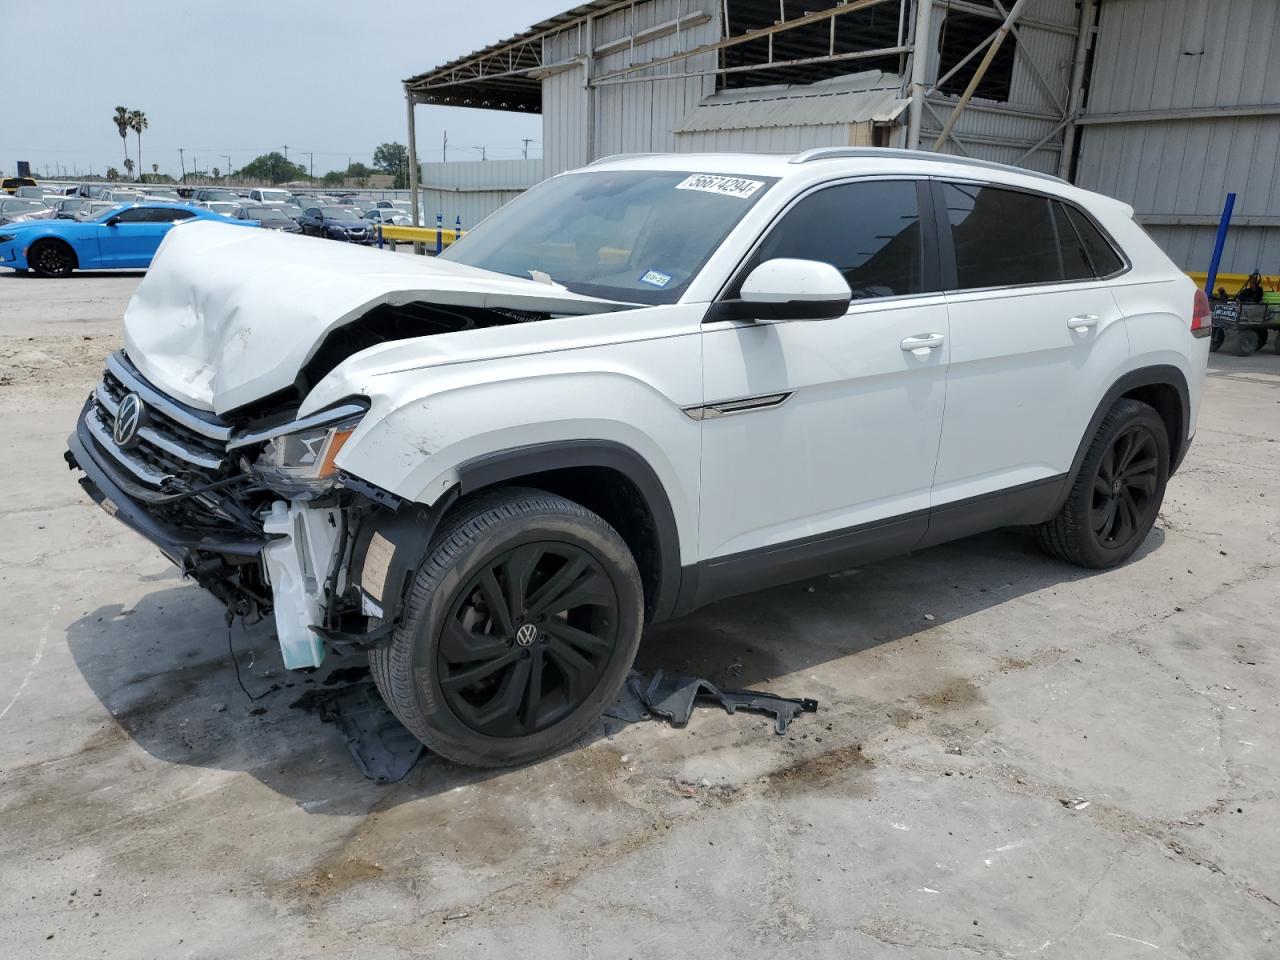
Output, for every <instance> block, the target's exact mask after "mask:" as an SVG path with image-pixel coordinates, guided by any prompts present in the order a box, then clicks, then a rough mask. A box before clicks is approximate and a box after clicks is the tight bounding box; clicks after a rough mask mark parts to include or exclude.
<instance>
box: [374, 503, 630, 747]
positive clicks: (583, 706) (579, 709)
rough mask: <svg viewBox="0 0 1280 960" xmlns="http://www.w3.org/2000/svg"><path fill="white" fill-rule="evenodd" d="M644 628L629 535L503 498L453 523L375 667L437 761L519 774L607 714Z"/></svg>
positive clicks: (464, 511) (558, 507)
mask: <svg viewBox="0 0 1280 960" xmlns="http://www.w3.org/2000/svg"><path fill="white" fill-rule="evenodd" d="M643 618H644V592H643V588H642V586H641V582H640V574H639V571H638V570H637V568H636V563H635V560H634V559H633V557H632V556H631V552H630V551H629V550H628V549H627V545H626V543H625V542H624V541H623V540H622V538H621V537H620V536H619V535H618V533H617V531H615V530H614V529H613V528H612V527H611V526H609V524H608V523H606V522H605V521H604V520H603V519H601V518H600V517H599V516H597V515H596V514H594V513H592V512H591V511H590V510H587V509H586V508H584V507H582V506H580V505H578V504H576V503H573V502H572V501H569V500H566V499H564V498H562V497H558V496H555V495H553V494H549V493H544V492H542V491H540V490H532V489H525V488H507V489H499V490H496V491H493V492H492V493H489V494H485V495H482V496H480V497H478V498H476V499H475V500H474V501H472V502H471V503H470V504H469V505H467V506H463V507H461V508H455V512H454V514H453V515H452V516H451V517H448V518H446V520H445V524H444V526H443V528H442V530H441V532H440V533H439V534H438V535H437V537H436V538H435V540H434V542H433V545H432V547H431V549H430V552H429V554H428V556H427V558H426V561H425V562H424V563H423V565H422V567H421V569H420V570H419V571H418V574H417V577H416V579H415V581H414V584H413V589H412V591H411V593H410V596H409V599H408V600H407V602H406V610H405V616H404V619H403V621H402V624H401V626H399V627H398V628H396V630H395V631H394V632H393V633H392V635H391V638H390V640H389V641H388V642H387V643H386V644H384V645H382V646H379V647H376V648H374V649H373V650H372V651H370V653H369V664H370V667H371V669H372V672H373V677H374V680H375V681H376V682H377V685H378V690H379V691H380V692H381V694H382V697H383V699H384V700H385V701H386V702H387V705H388V706H389V707H390V708H391V710H392V712H394V713H395V715H396V716H397V717H399V719H400V721H401V722H402V723H403V724H404V725H405V726H406V727H407V728H408V729H409V730H410V731H411V732H412V733H413V734H414V735H415V736H416V737H418V739H419V740H421V741H422V742H423V743H425V744H426V745H427V746H428V747H430V748H431V749H432V750H434V751H435V752H436V753H439V754H441V755H442V756H444V757H447V758H449V759H450V760H454V761H457V762H458V763H464V764H468V765H470V766H479V767H501V766H509V765H511V764H517V763H524V762H526V761H529V760H533V759H535V758H537V757H541V756H545V755H546V754H548V753H551V752H553V751H554V750H556V749H558V748H559V747H562V746H564V745H565V744H567V743H569V742H570V741H572V740H573V739H574V738H576V737H578V736H580V735H581V734H582V733H583V732H584V731H585V730H586V729H587V728H588V727H589V726H590V725H591V724H592V723H594V722H595V721H596V720H597V719H598V718H599V717H600V715H601V713H602V712H603V711H604V710H605V708H606V707H608V706H609V704H611V703H612V702H613V701H614V699H615V698H616V697H617V695H618V691H619V690H620V689H621V687H622V684H623V682H624V681H625V680H626V676H627V672H628V670H630V668H631V663H632V661H633V660H634V659H635V653H636V648H637V647H638V646H639V643H640V633H641V629H642V627H643Z"/></svg>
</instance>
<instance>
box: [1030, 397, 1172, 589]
mask: <svg viewBox="0 0 1280 960" xmlns="http://www.w3.org/2000/svg"><path fill="white" fill-rule="evenodd" d="M1168 480H1169V434H1168V431H1167V430H1166V429H1165V425H1164V421H1163V420H1161V419H1160V415H1159V414H1158V413H1156V411H1155V410H1154V409H1153V408H1151V407H1150V406H1148V405H1147V404H1145V403H1141V402H1140V401H1138V400H1129V399H1122V400H1117V401H1116V402H1115V404H1114V405H1113V406H1112V407H1111V409H1110V410H1109V411H1107V415H1106V416H1105V417H1103V418H1102V424H1101V425H1100V426H1099V427H1098V432H1097V434H1096V435H1095V436H1094V439H1093V442H1092V443H1091V444H1090V446H1089V450H1088V452H1087V453H1086V454H1085V458H1084V462H1083V463H1081V465H1080V471H1079V473H1077V474H1076V477H1075V480H1074V482H1073V483H1072V486H1071V492H1070V493H1069V494H1068V495H1067V500H1066V503H1064V504H1063V506H1062V509H1061V510H1060V511H1058V515H1057V516H1055V517H1054V518H1053V519H1052V520H1049V521H1048V522H1046V523H1042V524H1041V525H1040V526H1039V527H1038V528H1037V529H1036V535H1037V538H1038V540H1039V542H1040V546H1041V547H1043V548H1044V549H1045V551H1047V552H1048V553H1049V554H1051V555H1052V556H1055V557H1057V558H1058V559H1060V560H1065V561H1067V562H1068V563H1074V564H1076V565H1077V566H1081V567H1089V568H1091V569H1095V570H1101V569H1105V568H1107V567H1114V566H1115V565H1116V564H1119V563H1123V562H1124V561H1125V560H1128V559H1129V558H1130V557H1131V556H1133V552H1134V551H1135V550H1137V549H1138V546H1139V545H1140V544H1141V543H1142V541H1143V540H1145V539H1146V538H1147V534H1148V533H1150V532H1151V527H1152V526H1153V525H1154V524H1155V522H1156V515H1157V514H1158V513H1159V512H1160V504H1161V503H1162V502H1163V501H1164V488H1165V484H1166V483H1167V482H1168Z"/></svg>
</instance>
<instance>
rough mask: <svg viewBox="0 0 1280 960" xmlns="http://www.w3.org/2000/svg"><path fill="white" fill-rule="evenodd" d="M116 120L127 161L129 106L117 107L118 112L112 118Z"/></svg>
mask: <svg viewBox="0 0 1280 960" xmlns="http://www.w3.org/2000/svg"><path fill="white" fill-rule="evenodd" d="M111 119H112V120H114V121H115V125H116V130H117V131H119V133H120V142H121V143H123V144H124V158H125V161H126V162H127V161H128V159H129V110H128V108H127V107H116V114H115V116H114V117H112V118H111Z"/></svg>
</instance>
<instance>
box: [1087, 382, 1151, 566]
mask: <svg viewBox="0 0 1280 960" xmlns="http://www.w3.org/2000/svg"><path fill="white" fill-rule="evenodd" d="M1122 402H1124V401H1122ZM1124 403H1125V405H1124V407H1123V408H1122V409H1121V410H1120V411H1119V413H1118V415H1116V416H1114V417H1109V418H1107V422H1106V423H1104V425H1103V429H1102V430H1101V431H1100V432H1099V434H1098V438H1097V440H1096V441H1095V442H1094V444H1093V446H1092V447H1091V448H1090V449H1089V453H1088V456H1086V457H1085V459H1084V463H1083V464H1081V467H1080V469H1081V474H1082V476H1083V477H1084V478H1085V482H1084V483H1081V484H1080V485H1079V487H1078V488H1077V491H1076V496H1077V497H1078V498H1079V499H1078V502H1077V503H1076V504H1075V505H1074V506H1075V508H1076V510H1077V511H1078V513H1079V516H1080V517H1081V518H1082V519H1083V526H1082V528H1081V532H1082V534H1083V536H1082V537H1081V538H1080V550H1081V552H1082V553H1083V555H1084V556H1083V559H1084V560H1085V561H1086V562H1087V563H1088V565H1089V566H1093V567H1098V568H1103V567H1113V566H1115V565H1117V564H1120V563H1123V562H1124V561H1125V560H1128V559H1129V557H1131V556H1133V554H1134V552H1135V551H1136V550H1137V549H1138V547H1140V546H1141V545H1142V544H1143V543H1144V542H1145V541H1146V539H1147V536H1148V535H1149V534H1150V533H1151V528H1152V527H1153V526H1155V522H1156V518H1157V517H1158V516H1159V515H1160V506H1161V504H1162V503H1163V502H1164V491H1165V485H1166V484H1167V483H1168V481H1169V433H1168V430H1166V428H1165V425H1164V421H1163V420H1161V419H1160V415H1159V414H1158V413H1156V411H1155V410H1154V409H1153V408H1152V407H1150V406H1147V405H1146V404H1144V403H1139V402H1137V401H1129V402H1124ZM1139 425H1140V426H1142V427H1145V428H1146V429H1147V430H1149V431H1150V432H1151V434H1152V435H1153V436H1154V437H1155V442H1156V489H1155V491H1154V492H1153V493H1152V495H1151V500H1152V502H1153V504H1154V505H1155V506H1154V509H1152V510H1151V511H1150V514H1149V516H1147V517H1145V518H1144V519H1143V521H1142V524H1141V526H1140V527H1139V528H1138V530H1137V531H1136V532H1135V533H1134V535H1133V536H1132V537H1131V538H1130V539H1129V540H1127V541H1126V542H1125V543H1123V544H1121V545H1119V546H1115V547H1108V546H1106V545H1105V544H1103V543H1102V542H1101V541H1100V540H1099V539H1098V536H1097V534H1095V533H1094V530H1093V522H1092V506H1093V479H1094V477H1095V476H1097V473H1098V467H1099V465H1100V463H1101V461H1102V458H1103V456H1104V455H1105V454H1106V452H1107V450H1108V449H1110V447H1111V445H1112V443H1114V442H1115V439H1116V437H1117V436H1119V435H1120V434H1121V433H1123V432H1124V431H1126V430H1128V429H1129V428H1131V427H1134V426H1139Z"/></svg>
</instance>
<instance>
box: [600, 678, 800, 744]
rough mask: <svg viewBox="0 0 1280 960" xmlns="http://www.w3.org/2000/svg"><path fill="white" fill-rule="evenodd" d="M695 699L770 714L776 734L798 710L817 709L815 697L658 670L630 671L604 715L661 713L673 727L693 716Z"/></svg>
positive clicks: (634, 717)
mask: <svg viewBox="0 0 1280 960" xmlns="http://www.w3.org/2000/svg"><path fill="white" fill-rule="evenodd" d="M698 701H701V702H702V703H704V704H711V703H719V704H720V706H722V707H723V708H724V709H725V710H726V711H727V712H728V713H730V714H733V713H736V712H737V711H738V710H750V711H752V712H756V713H768V714H772V715H773V730H774V733H778V734H783V733H786V732H787V726H788V725H789V724H790V723H791V721H792V720H794V719H795V718H796V716H798V715H799V714H801V713H814V712H816V711H817V709H818V701H817V700H810V699H808V698H792V697H780V696H778V695H777V694H773V693H765V692H763V691H760V690H721V689H720V688H719V687H717V686H716V685H715V684H713V683H712V682H711V681H710V680H704V679H703V678H701V677H677V676H669V675H667V674H665V673H663V672H662V671H661V670H659V671H657V672H656V673H654V675H653V676H652V677H646V676H644V675H643V674H640V673H634V672H633V673H631V674H630V675H629V676H628V677H627V682H626V683H625V684H624V685H623V688H622V693H621V694H619V696H618V700H617V702H616V703H614V705H613V706H612V707H610V708H609V709H608V710H606V711H605V716H606V717H612V718H613V719H615V720H621V721H623V722H624V723H636V722H637V721H640V720H651V719H653V718H654V717H661V718H662V719H664V720H666V721H668V722H669V723H670V724H671V725H672V726H673V727H683V726H685V725H686V724H688V722H689V718H690V717H692V716H693V708H694V706H695V704H696V703H697V702H698Z"/></svg>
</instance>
